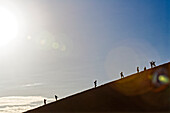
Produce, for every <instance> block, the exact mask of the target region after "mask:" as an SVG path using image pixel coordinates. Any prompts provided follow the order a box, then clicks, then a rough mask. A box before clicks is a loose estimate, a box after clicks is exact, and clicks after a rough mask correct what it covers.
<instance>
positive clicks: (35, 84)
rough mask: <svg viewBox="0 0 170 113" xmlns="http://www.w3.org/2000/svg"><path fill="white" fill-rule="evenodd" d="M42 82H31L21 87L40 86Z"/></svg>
mask: <svg viewBox="0 0 170 113" xmlns="http://www.w3.org/2000/svg"><path fill="white" fill-rule="evenodd" d="M40 85H42V83H31V84H25V85H23V87H33V86H40Z"/></svg>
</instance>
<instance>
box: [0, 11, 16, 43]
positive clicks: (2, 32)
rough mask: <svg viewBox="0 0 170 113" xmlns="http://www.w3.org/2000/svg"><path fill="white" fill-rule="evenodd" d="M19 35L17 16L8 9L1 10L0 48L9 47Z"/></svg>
mask: <svg viewBox="0 0 170 113" xmlns="http://www.w3.org/2000/svg"><path fill="white" fill-rule="evenodd" d="M17 33H18V22H17V19H16V16H15V15H14V14H13V13H12V12H10V11H8V10H7V9H4V8H0V46H4V45H7V44H8V43H9V42H10V41H12V40H13V39H14V38H15V37H16V36H17Z"/></svg>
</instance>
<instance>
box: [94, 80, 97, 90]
mask: <svg viewBox="0 0 170 113" xmlns="http://www.w3.org/2000/svg"><path fill="white" fill-rule="evenodd" d="M94 87H95V88H96V87H97V80H95V81H94Z"/></svg>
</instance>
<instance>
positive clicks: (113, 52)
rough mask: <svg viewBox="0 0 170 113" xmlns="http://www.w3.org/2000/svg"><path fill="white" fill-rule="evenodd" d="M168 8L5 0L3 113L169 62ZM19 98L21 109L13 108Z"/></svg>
mask: <svg viewBox="0 0 170 113" xmlns="http://www.w3.org/2000/svg"><path fill="white" fill-rule="evenodd" d="M169 7H170V1H168V0H163V1H161V0H144V1H138V0H129V1H126V0H107V1H104V0H103V1H102V0H101V1H98V0H86V1H85V0H82V1H80V0H51V1H48V0H36V1H34V0H29V1H23V0H1V1H0V24H1V26H0V51H1V53H0V62H1V64H0V67H1V71H0V80H1V82H0V89H1V91H0V102H3V104H0V112H4V113H15V112H20V111H17V110H19V108H20V109H22V110H23V109H25V110H28V109H31V108H33V107H36V106H39V105H42V104H43V100H42V99H43V98H47V99H48V100H49V102H51V101H54V100H55V98H54V95H57V96H58V97H59V99H61V98H64V97H67V96H70V95H72V94H75V93H77V92H81V91H84V90H86V89H89V88H92V87H93V82H94V80H97V81H98V85H102V84H105V83H108V82H110V81H115V80H118V79H120V78H121V77H120V72H123V73H124V75H125V76H128V75H131V74H133V73H136V68H137V67H139V70H140V71H142V70H143V69H144V67H147V69H148V68H150V64H149V62H150V61H155V62H156V65H161V64H164V63H168V62H169V61H170V59H169V58H170V53H169V52H168V51H169V50H170V45H169V43H170V38H169V36H170V33H169V26H170V18H169V14H170V8H169ZM16 98H17V100H18V102H21V103H22V104H23V106H22V104H18V105H15V103H13V104H12V103H11V104H10V102H9V100H10V99H11V101H15V100H16ZM31 98H34V99H35V100H32V99H31ZM10 110H11V111H10Z"/></svg>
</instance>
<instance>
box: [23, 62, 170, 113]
mask: <svg viewBox="0 0 170 113" xmlns="http://www.w3.org/2000/svg"><path fill="white" fill-rule="evenodd" d="M169 80H170V63H167V64H164V65H161V66H158V67H155V68H153V69H149V70H146V71H143V72H140V73H137V74H133V75H131V76H128V77H125V78H123V79H121V80H117V81H114V82H111V83H108V84H105V85H102V86H100V87H97V88H93V89H90V90H87V91H85V92H82V93H79V94H76V95H73V96H70V97H67V98H65V99H62V100H59V101H57V102H53V103H50V104H48V105H46V106H41V107H39V108H36V109H33V110H30V111H28V112H26V113H56V112H62V113H63V112H67V113H68V112H81V113H85V112H86V113H87V112H169V111H170V100H169V95H170V82H169Z"/></svg>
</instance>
